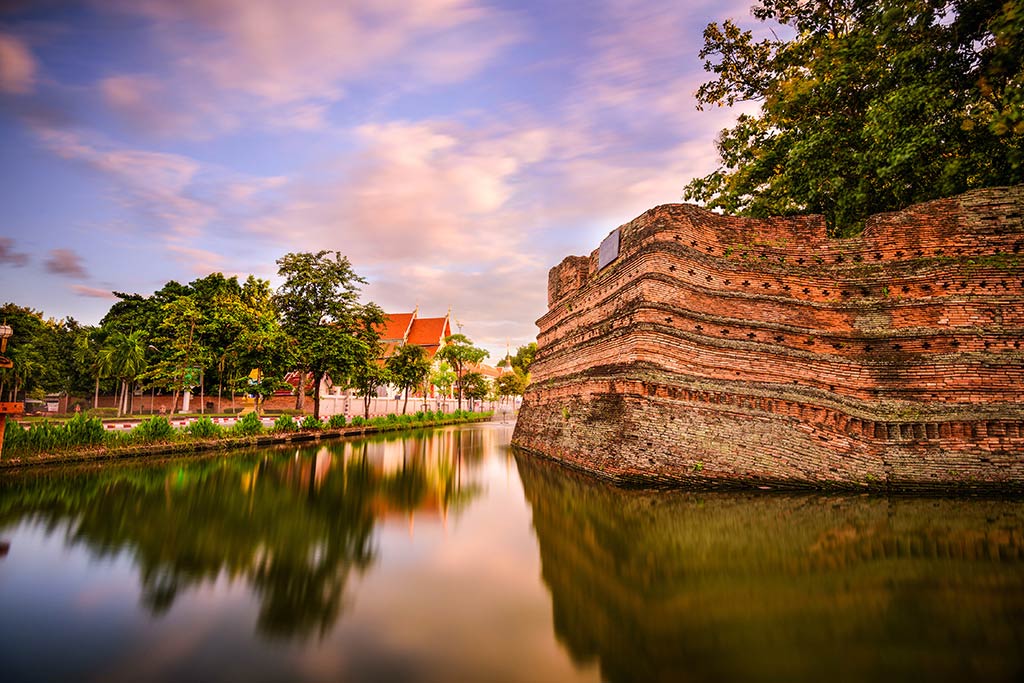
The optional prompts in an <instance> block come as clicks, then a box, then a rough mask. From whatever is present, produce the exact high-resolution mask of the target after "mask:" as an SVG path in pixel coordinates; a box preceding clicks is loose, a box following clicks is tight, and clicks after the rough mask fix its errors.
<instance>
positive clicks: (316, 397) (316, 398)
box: [299, 372, 324, 420]
mask: <svg viewBox="0 0 1024 683" xmlns="http://www.w3.org/2000/svg"><path fill="white" fill-rule="evenodd" d="M323 377H324V373H320V374H319V375H318V374H315V373H314V374H313V417H315V418H316V419H318V420H319V419H320V380H322V379H323ZM305 383H306V373H305V372H303V373H302V378H301V380H300V382H299V388H300V389H301V388H302V385H304V384H305ZM305 394H306V392H305V391H303V392H302V395H303V396H305Z"/></svg>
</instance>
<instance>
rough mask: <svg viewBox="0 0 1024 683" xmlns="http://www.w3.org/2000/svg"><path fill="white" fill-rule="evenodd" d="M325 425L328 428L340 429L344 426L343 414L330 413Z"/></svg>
mask: <svg viewBox="0 0 1024 683" xmlns="http://www.w3.org/2000/svg"><path fill="white" fill-rule="evenodd" d="M327 426H328V427H329V428H330V429H341V428H342V427H344V426H345V415H344V414H343V413H338V414H337V415H331V417H330V419H328V420H327Z"/></svg>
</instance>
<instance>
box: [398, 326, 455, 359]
mask: <svg viewBox="0 0 1024 683" xmlns="http://www.w3.org/2000/svg"><path fill="white" fill-rule="evenodd" d="M451 333H452V328H451V325H450V324H449V323H448V316H445V317H443V318H416V319H415V320H413V321H412V328H411V329H410V330H409V338H408V339H407V340H406V343H409V344H416V345H417V346H423V347H428V348H429V347H431V346H433V347H437V346H439V345H440V344H441V340H442V339H444V338H445V337H447V336H448V335H450V334H451ZM436 350H437V349H436V348H435V349H434V351H436ZM431 355H433V354H431Z"/></svg>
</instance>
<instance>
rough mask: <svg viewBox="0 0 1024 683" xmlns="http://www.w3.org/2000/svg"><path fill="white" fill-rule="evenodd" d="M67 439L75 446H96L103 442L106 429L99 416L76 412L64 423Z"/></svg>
mask: <svg viewBox="0 0 1024 683" xmlns="http://www.w3.org/2000/svg"><path fill="white" fill-rule="evenodd" d="M64 429H65V430H66V431H67V434H68V441H69V442H70V443H71V444H74V445H76V446H98V445H99V444H102V443H103V439H104V437H105V436H106V432H107V430H106V429H104V427H103V422H102V420H100V419H99V418H95V417H88V416H86V415H83V414H82V413H76V414H75V415H74V416H73V417H72V418H71V419H70V420H68V421H67V422H65V423H64Z"/></svg>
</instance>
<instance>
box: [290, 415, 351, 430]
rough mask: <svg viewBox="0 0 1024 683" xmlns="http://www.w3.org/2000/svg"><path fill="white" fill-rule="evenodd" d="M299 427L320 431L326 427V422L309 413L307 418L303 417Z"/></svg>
mask: <svg viewBox="0 0 1024 683" xmlns="http://www.w3.org/2000/svg"><path fill="white" fill-rule="evenodd" d="M343 417H344V416H343ZM299 428H300V429H315V430H318V431H319V430H321V429H323V428H324V423H323V422H321V421H320V420H319V419H318V418H316V417H314V416H313V415H307V416H306V417H305V419H303V420H302V422H300V423H299Z"/></svg>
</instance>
